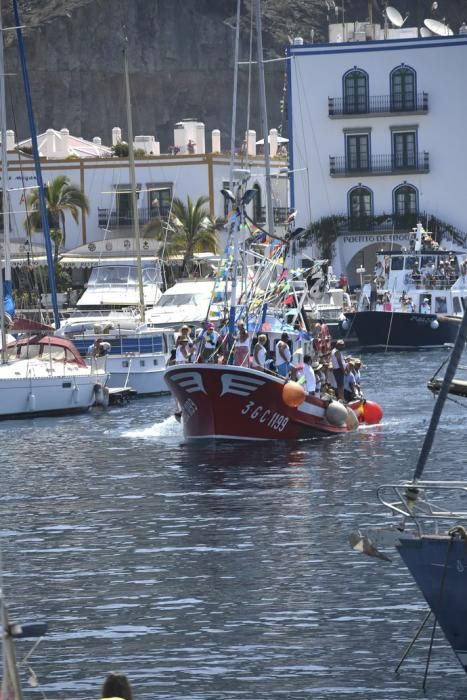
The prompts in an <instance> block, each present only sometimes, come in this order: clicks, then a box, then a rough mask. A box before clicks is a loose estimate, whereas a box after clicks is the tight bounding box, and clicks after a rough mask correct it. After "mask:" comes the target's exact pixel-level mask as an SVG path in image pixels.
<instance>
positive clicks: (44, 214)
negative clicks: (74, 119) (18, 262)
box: [13, 0, 60, 329]
mask: <svg viewBox="0 0 467 700" xmlns="http://www.w3.org/2000/svg"><path fill="white" fill-rule="evenodd" d="M13 13H14V18H15V26H16V38H17V40H18V48H19V57H20V62H21V73H22V76H23V86H24V95H25V98H26V107H27V113H28V121H29V131H30V132H31V145H32V155H33V159H34V170H35V173H36V180H37V190H38V195H39V208H40V213H41V222H42V230H43V232H44V241H45V252H46V254H47V267H48V273H49V284H50V295H51V298H52V309H53V314H54V322H55V328H56V329H58V328H60V316H59V313H58V300H57V285H56V280H55V267H54V261H53V256H52V243H51V240H50V228H49V216H48V214H49V212H48V210H47V204H46V201H45V194H44V183H43V180H42V171H41V162H40V157H39V147H38V145H37V131H36V124H35V120H34V112H33V109H32V97H31V86H30V84H29V74H28V67H27V64H26V52H25V48H24V40H23V32H22V31H21V21H20V16H19V10H18V3H17V0H13Z"/></svg>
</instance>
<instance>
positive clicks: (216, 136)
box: [211, 129, 221, 153]
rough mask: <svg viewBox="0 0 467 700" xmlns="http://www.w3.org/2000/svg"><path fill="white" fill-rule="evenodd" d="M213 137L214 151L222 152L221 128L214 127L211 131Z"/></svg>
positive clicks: (212, 150)
mask: <svg viewBox="0 0 467 700" xmlns="http://www.w3.org/2000/svg"><path fill="white" fill-rule="evenodd" d="M211 138H212V149H211V152H212V153H221V132H220V130H219V129H213V130H212V132H211Z"/></svg>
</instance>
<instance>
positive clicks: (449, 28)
mask: <svg viewBox="0 0 467 700" xmlns="http://www.w3.org/2000/svg"><path fill="white" fill-rule="evenodd" d="M447 29H448V36H454V32H453V31H452V29H451V27H448V28H447Z"/></svg>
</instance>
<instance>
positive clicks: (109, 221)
mask: <svg viewBox="0 0 467 700" xmlns="http://www.w3.org/2000/svg"><path fill="white" fill-rule="evenodd" d="M169 212H170V207H169V206H166V207H164V206H161V207H158V208H157V209H156V208H155V207H146V208H141V209H140V208H138V222H139V224H140V225H141V226H143V225H144V224H147V223H148V221H151V219H157V218H160V219H167V217H168V216H169ZM98 219H99V227H100V228H131V227H132V226H133V224H134V218H133V214H132V213H129V212H128V211H126V210H125V211H124V212H123V211H118V210H116V209H101V208H100V207H99V208H98Z"/></svg>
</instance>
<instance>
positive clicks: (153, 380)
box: [105, 354, 170, 396]
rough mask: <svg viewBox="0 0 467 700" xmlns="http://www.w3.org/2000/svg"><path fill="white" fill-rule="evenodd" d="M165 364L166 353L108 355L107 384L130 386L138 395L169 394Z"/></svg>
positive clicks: (114, 387)
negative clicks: (165, 378)
mask: <svg viewBox="0 0 467 700" xmlns="http://www.w3.org/2000/svg"><path fill="white" fill-rule="evenodd" d="M165 365H166V356H165V355H152V354H141V355H107V356H106V357H105V368H106V370H107V371H108V372H109V380H108V382H107V386H108V387H109V388H110V389H116V388H121V387H129V388H131V389H133V390H134V391H136V393H137V395H138V396H149V395H157V394H169V393H170V390H169V388H168V386H167V384H166V383H165V381H164V372H165Z"/></svg>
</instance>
